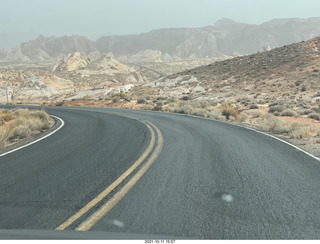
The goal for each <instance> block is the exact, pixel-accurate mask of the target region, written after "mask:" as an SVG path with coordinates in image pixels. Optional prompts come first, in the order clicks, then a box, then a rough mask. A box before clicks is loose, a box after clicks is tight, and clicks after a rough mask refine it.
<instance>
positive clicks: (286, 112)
mask: <svg viewBox="0 0 320 244" xmlns="http://www.w3.org/2000/svg"><path fill="white" fill-rule="evenodd" d="M280 115H281V116H287V117H297V116H298V113H297V112H295V111H293V110H291V109H286V110H284V111H282V112H281V113H280Z"/></svg>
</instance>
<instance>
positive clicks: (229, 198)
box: [221, 193, 233, 202]
mask: <svg viewBox="0 0 320 244" xmlns="http://www.w3.org/2000/svg"><path fill="white" fill-rule="evenodd" d="M221 199H222V200H223V201H225V202H232V201H233V196H232V195H230V194H228V193H223V194H222V195H221Z"/></svg>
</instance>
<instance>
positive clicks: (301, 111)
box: [297, 109, 312, 115]
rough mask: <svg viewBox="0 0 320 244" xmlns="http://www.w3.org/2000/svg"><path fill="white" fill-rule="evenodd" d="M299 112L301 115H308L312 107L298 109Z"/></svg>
mask: <svg viewBox="0 0 320 244" xmlns="http://www.w3.org/2000/svg"><path fill="white" fill-rule="evenodd" d="M297 113H298V114H299V115H308V114H311V113H312V110H310V109H298V110H297Z"/></svg>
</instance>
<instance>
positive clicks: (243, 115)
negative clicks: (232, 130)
mask: <svg viewBox="0 0 320 244" xmlns="http://www.w3.org/2000/svg"><path fill="white" fill-rule="evenodd" d="M248 118H249V116H248V115H247V114H246V113H240V115H239V121H240V122H242V123H243V122H246V121H247V120H248Z"/></svg>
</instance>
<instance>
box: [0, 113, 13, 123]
mask: <svg viewBox="0 0 320 244" xmlns="http://www.w3.org/2000/svg"><path fill="white" fill-rule="evenodd" d="M14 118H15V115H14V114H13V113H12V112H11V111H8V110H3V111H2V113H1V114H0V123H2V122H8V121H10V120H13V119H14Z"/></svg>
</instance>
